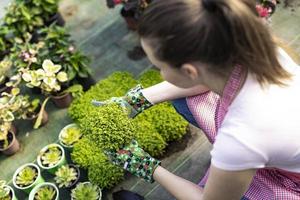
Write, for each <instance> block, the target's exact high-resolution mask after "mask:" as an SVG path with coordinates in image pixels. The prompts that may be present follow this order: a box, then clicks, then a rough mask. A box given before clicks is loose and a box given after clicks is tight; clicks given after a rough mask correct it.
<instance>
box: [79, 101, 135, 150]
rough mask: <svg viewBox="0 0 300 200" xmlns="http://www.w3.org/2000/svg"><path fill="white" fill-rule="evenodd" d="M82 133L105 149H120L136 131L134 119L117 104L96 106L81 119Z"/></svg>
mask: <svg viewBox="0 0 300 200" xmlns="http://www.w3.org/2000/svg"><path fill="white" fill-rule="evenodd" d="M79 124H80V126H81V130H82V133H83V134H84V135H86V136H87V137H88V138H89V139H90V140H92V141H94V142H95V144H96V145H97V146H98V147H100V148H102V149H104V150H118V149H120V148H121V147H122V146H124V145H125V144H129V143H130V141H131V140H132V139H133V136H134V133H135V132H136V130H135V128H134V125H133V123H132V120H131V119H129V118H128V116H127V114H126V113H125V112H124V111H123V109H122V108H121V107H120V106H118V105H116V104H109V105H105V106H101V107H94V109H93V110H91V111H90V112H89V113H87V114H86V116H85V117H84V118H82V119H79Z"/></svg>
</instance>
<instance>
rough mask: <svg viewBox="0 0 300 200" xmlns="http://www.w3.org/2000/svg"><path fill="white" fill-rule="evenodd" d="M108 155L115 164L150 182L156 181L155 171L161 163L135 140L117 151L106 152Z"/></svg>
mask: <svg viewBox="0 0 300 200" xmlns="http://www.w3.org/2000/svg"><path fill="white" fill-rule="evenodd" d="M106 155H107V156H108V157H109V158H110V160H111V161H112V162H113V163H114V164H115V165H117V166H120V167H122V168H123V169H125V170H127V171H128V172H130V173H131V174H133V175H135V176H137V177H139V178H142V179H144V180H145V181H147V182H149V183H153V182H154V179H153V173H154V171H155V169H156V168H157V167H158V166H159V165H160V163H161V162H160V161H159V160H156V159H155V158H153V157H151V156H150V155H149V154H148V153H147V152H145V151H144V150H143V149H141V148H140V147H139V145H138V143H137V141H135V140H133V141H132V142H131V143H130V144H129V145H127V146H125V147H124V148H123V149H120V150H118V151H117V152H106Z"/></svg>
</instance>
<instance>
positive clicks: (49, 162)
mask: <svg viewBox="0 0 300 200" xmlns="http://www.w3.org/2000/svg"><path fill="white" fill-rule="evenodd" d="M37 163H38V165H39V166H40V167H41V168H42V169H45V170H47V171H48V172H50V173H51V174H55V172H56V171H57V169H58V168H59V167H61V166H62V165H64V164H66V158H65V151H64V149H63V147H62V146H60V145H58V144H49V145H47V146H45V147H44V148H42V150H41V151H40V153H39V155H38V157H37Z"/></svg>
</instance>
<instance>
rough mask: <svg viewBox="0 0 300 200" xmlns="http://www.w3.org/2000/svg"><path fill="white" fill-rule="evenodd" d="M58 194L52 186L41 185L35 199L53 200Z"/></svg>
mask: <svg viewBox="0 0 300 200" xmlns="http://www.w3.org/2000/svg"><path fill="white" fill-rule="evenodd" d="M55 196H56V190H55V189H54V188H53V187H51V186H43V187H41V188H40V189H39V190H38V191H37V193H36V194H35V196H34V200H53V199H54V198H55Z"/></svg>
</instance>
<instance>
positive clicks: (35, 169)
mask: <svg viewBox="0 0 300 200" xmlns="http://www.w3.org/2000/svg"><path fill="white" fill-rule="evenodd" d="M70 129H79V127H78V126H77V125H76V124H69V125H67V126H66V127H64V128H63V129H62V130H61V132H60V134H59V141H60V144H61V145H60V144H56V143H53V144H49V145H47V146H45V147H44V148H42V149H41V151H40V153H39V154H38V156H37V161H36V162H37V164H34V163H27V164H24V165H22V166H21V167H19V168H18V169H17V170H16V171H15V173H14V175H13V186H14V187H15V188H16V189H18V190H21V191H23V192H25V193H26V194H28V195H29V200H35V199H36V196H37V195H38V192H39V191H41V188H45V187H46V188H48V189H49V188H50V191H51V192H52V193H53V198H52V199H51V200H59V189H58V186H57V185H56V184H53V183H50V182H45V180H44V178H43V177H42V174H41V171H47V172H48V173H49V174H52V175H54V176H55V177H57V176H58V174H57V172H58V171H59V170H60V169H61V168H63V167H68V168H72V169H73V170H74V172H76V173H75V174H76V178H75V179H74V180H72V182H70V184H69V185H65V186H64V187H62V188H65V189H68V190H72V191H73V190H76V188H77V187H78V182H79V178H80V169H79V168H78V166H76V165H73V164H68V163H67V161H66V157H65V153H66V152H65V149H66V150H67V151H72V148H73V144H70V143H68V144H66V143H67V142H66V141H64V139H66V138H67V137H66V133H67V132H68V130H70ZM73 134H74V133H73ZM80 137H81V135H76V138H78V140H79V139H80ZM71 141H73V140H71ZM75 142H76V141H74V143H75ZM51 151H52V152H54V155H58V156H57V159H56V160H55V159H54V158H55V156H53V154H52V155H50V154H49V153H51ZM47 154H48V155H47ZM47 159H48V160H47ZM53 159H54V160H55V162H53V163H50V162H47V161H50V160H52V161H53ZM23 176H27V177H33V178H32V181H30V182H28V178H27V179H26V178H22V177H23ZM24 180H27V182H25V181H24ZM57 184H58V183H57ZM58 185H59V184H58ZM81 185H82V183H81ZM83 185H86V186H88V185H92V184H91V183H89V182H85V183H83ZM6 187H7V188H9V190H10V191H11V192H10V193H9V195H10V197H11V199H12V200H17V197H16V195H15V192H14V190H13V189H12V187H10V186H8V185H6ZM59 187H61V186H60V185H59ZM93 187H97V186H93ZM97 192H98V195H97V197H99V198H98V199H96V200H101V198H102V192H101V189H100V188H99V187H97ZM72 199H74V200H75V199H76V198H73V196H72Z"/></svg>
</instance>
